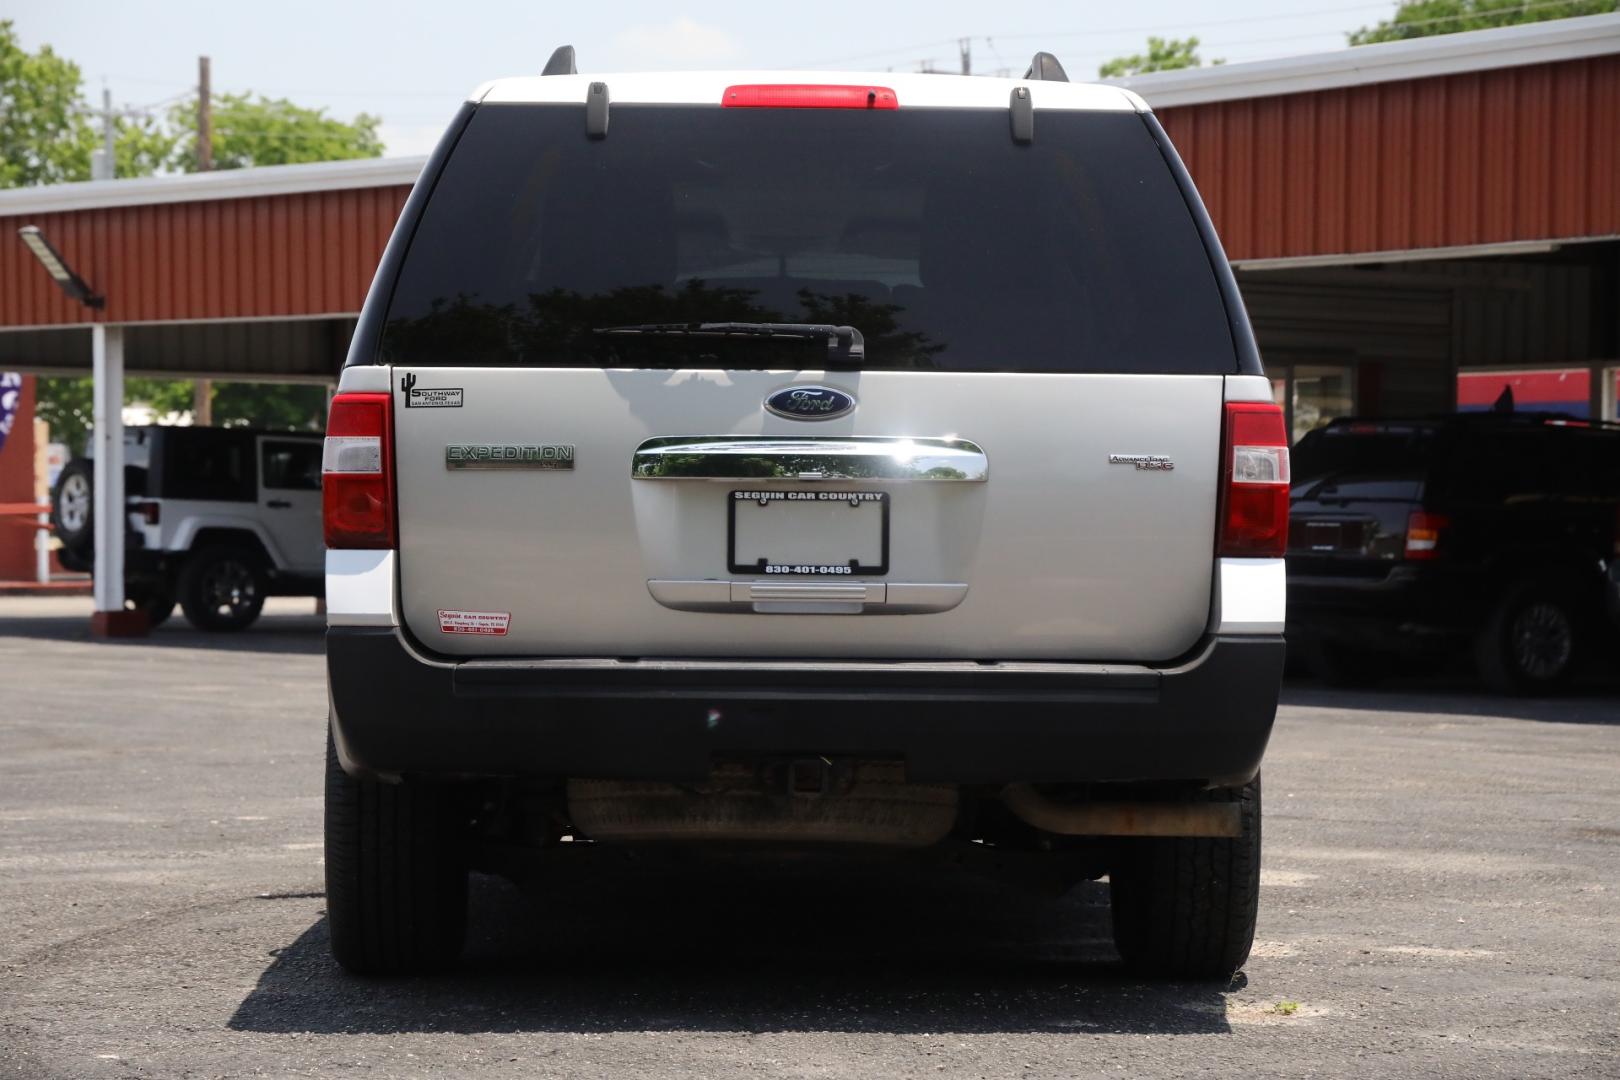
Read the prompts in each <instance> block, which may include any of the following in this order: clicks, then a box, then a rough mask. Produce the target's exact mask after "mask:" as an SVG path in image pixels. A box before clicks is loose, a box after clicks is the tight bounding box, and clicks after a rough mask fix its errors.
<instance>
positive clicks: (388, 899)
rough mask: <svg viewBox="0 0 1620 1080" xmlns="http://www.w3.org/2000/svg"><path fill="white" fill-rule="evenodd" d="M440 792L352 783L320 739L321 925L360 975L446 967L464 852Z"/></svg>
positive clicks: (463, 926) (459, 908)
mask: <svg viewBox="0 0 1620 1080" xmlns="http://www.w3.org/2000/svg"><path fill="white" fill-rule="evenodd" d="M457 795H458V791H457V789H456V788H454V787H452V786H449V785H440V784H427V783H421V782H414V783H413V782H410V781H407V782H404V783H398V784H386V783H382V782H381V781H377V780H356V779H355V778H354V777H352V776H350V775H349V774H348V773H346V772H344V771H343V766H342V765H341V764H339V763H338V757H337V751H336V749H334V747H333V744H332V735H331V732H330V730H329V731H328V732H327V736H326V921H327V928H328V930H329V932H330V934H331V939H332V955H333V957H335V958H336V959H337V962H338V963H339V964H342V965H343V966H344V967H345V968H347V969H348V970H349V971H352V972H354V973H356V974H359V975H406V974H411V973H414V972H423V971H438V970H442V969H444V968H446V967H449V966H450V965H452V964H454V963H455V961H456V958H457V957H458V956H459V955H460V954H461V946H462V943H463V941H464V940H465V937H466V932H467V852H466V845H465V843H464V839H465V838H464V836H463V835H462V833H463V830H462V827H461V825H462V821H461V818H460V817H459V816H458V814H457V807H458V804H459V799H458V798H457Z"/></svg>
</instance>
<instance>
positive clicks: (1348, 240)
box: [1159, 56, 1620, 259]
mask: <svg viewBox="0 0 1620 1080" xmlns="http://www.w3.org/2000/svg"><path fill="white" fill-rule="evenodd" d="M1159 115H1160V119H1161V120H1162V122H1163V123H1164V126H1165V130H1166V131H1168V132H1169V133H1170V137H1171V139H1172V140H1173V141H1174V142H1175V144H1176V147H1177V149H1178V150H1179V151H1180V152H1181V155H1182V157H1183V158H1184V159H1185V160H1186V162H1187V168H1188V170H1189V171H1190V172H1191V173H1192V175H1193V179H1194V180H1195V181H1196V182H1197V184H1198V188H1199V191H1200V192H1201V193H1202V194H1203V197H1204V201H1205V203H1206V204H1207V205H1208V206H1209V211H1210V215H1211V216H1212V217H1213V218H1214V219H1215V226H1216V228H1217V229H1218V230H1219V232H1220V234H1221V241H1222V243H1223V244H1224V245H1225V246H1226V253H1227V255H1228V256H1229V257H1230V258H1233V259H1269V258H1282V257H1288V256H1301V255H1331V254H1338V253H1341V252H1368V251H1398V250H1407V249H1413V248H1431V247H1452V246H1462V245H1469V244H1490V243H1500V242H1504V241H1513V240H1544V239H1565V238H1575V237H1586V236H1610V235H1615V234H1620V180H1617V176H1620V56H1604V57H1596V58H1593V59H1587V60H1570V61H1565V62H1562V63H1557V64H1536V65H1532V66H1529V67H1521V68H1504V69H1500V70H1496V71H1481V72H1472V73H1469V74H1463V75H1449V76H1444V77H1439V78H1433V79H1419V80H1413V81H1407V82H1389V83H1379V84H1374V85H1370V86H1358V87H1351V88H1347V89H1341V90H1324V91H1320V92H1316V93H1309V94H1290V95H1287V96H1282V97H1270V98H1257V99H1252V100H1242V101H1222V102H1214V103H1211V104H1208V105H1191V106H1185V107H1182V108H1172V109H1165V110H1163V111H1162V112H1161V113H1160V114H1159Z"/></svg>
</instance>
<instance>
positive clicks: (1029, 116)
mask: <svg viewBox="0 0 1620 1080" xmlns="http://www.w3.org/2000/svg"><path fill="white" fill-rule="evenodd" d="M1007 107H1008V117H1009V118H1010V119H1011V120H1012V137H1013V142H1015V143H1031V142H1034V141H1035V103H1034V102H1033V101H1031V100H1030V96H1029V87H1027V86H1015V87H1013V90H1012V98H1011V100H1010V101H1009V102H1008V106H1007Z"/></svg>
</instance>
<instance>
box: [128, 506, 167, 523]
mask: <svg viewBox="0 0 1620 1080" xmlns="http://www.w3.org/2000/svg"><path fill="white" fill-rule="evenodd" d="M129 512H130V513H132V514H137V515H139V516H140V519H141V520H142V521H144V522H145V523H146V524H148V525H156V524H157V523H158V522H160V521H162V520H163V504H162V503H155V502H138V503H135V504H134V505H132V506H131V507H130V508H129Z"/></svg>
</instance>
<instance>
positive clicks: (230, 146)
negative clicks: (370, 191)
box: [169, 94, 383, 172]
mask: <svg viewBox="0 0 1620 1080" xmlns="http://www.w3.org/2000/svg"><path fill="white" fill-rule="evenodd" d="M381 122H382V121H381V120H380V119H379V118H378V117H375V116H371V115H368V114H367V113H360V114H359V115H357V116H356V117H355V118H354V119H353V120H347V121H345V120H339V119H336V118H335V117H330V116H327V115H326V110H325V109H308V108H305V107H304V106H302V105H295V104H293V103H292V102H291V101H288V100H287V99H285V98H267V97H265V96H263V95H262V94H261V95H258V96H254V95H252V94H221V95H219V96H218V97H216V98H215V99H214V102H213V138H212V139H211V140H210V142H211V144H212V146H213V158H214V168H216V169H245V168H247V167H248V166H250V165H296V164H299V163H300V162H308V161H347V160H349V159H352V158H374V157H381V156H382V152H383V143H382V140H381V139H380V138H378V136H377V125H378V124H380V123H381ZM169 126H170V127H171V128H172V129H173V130H174V131H175V132H177V133H178V136H177V139H176V143H175V147H174V151H173V155H172V158H171V161H170V164H171V166H172V167H173V168H175V169H178V170H180V171H182V172H195V171H196V170H197V100H196V99H195V98H191V99H189V100H187V101H183V102H181V103H179V104H177V105H175V106H174V107H173V108H172V109H170V110H169Z"/></svg>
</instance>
